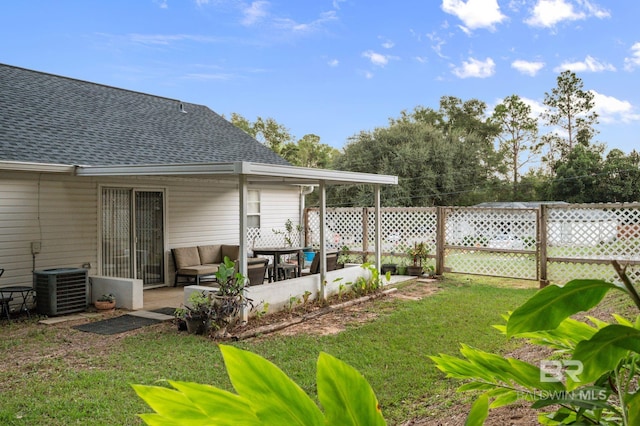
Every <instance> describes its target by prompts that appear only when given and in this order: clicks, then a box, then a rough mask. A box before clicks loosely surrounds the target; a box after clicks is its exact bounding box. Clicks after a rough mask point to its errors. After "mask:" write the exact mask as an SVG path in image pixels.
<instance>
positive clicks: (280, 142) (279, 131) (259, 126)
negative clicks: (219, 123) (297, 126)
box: [231, 112, 293, 155]
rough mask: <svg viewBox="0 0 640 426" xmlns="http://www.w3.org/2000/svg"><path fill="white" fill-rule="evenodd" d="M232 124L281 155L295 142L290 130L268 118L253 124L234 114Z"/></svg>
mask: <svg viewBox="0 0 640 426" xmlns="http://www.w3.org/2000/svg"><path fill="white" fill-rule="evenodd" d="M231 123H232V124H234V125H235V126H237V127H239V128H241V129H242V130H244V131H245V132H247V133H248V134H249V135H251V136H253V137H254V138H255V139H257V140H258V141H259V142H261V143H263V144H264V145H266V146H268V147H269V148H270V149H271V150H272V151H273V152H275V153H276V154H279V155H281V154H282V150H283V149H284V147H285V146H286V145H287V143H290V142H291V141H292V140H293V138H292V136H291V134H290V133H289V130H288V129H287V128H286V127H284V126H283V125H282V124H279V123H278V122H277V121H276V120H274V119H273V118H267V119H266V120H265V119H263V118H262V117H258V118H257V119H256V121H255V122H253V123H251V122H250V121H249V120H247V119H246V118H244V117H243V116H242V115H240V114H237V113H235V112H234V113H231Z"/></svg>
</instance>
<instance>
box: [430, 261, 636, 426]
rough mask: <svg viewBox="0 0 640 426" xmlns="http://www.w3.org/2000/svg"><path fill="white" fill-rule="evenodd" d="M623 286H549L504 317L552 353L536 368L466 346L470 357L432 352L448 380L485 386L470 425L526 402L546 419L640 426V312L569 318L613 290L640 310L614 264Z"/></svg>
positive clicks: (511, 332) (468, 387)
mask: <svg viewBox="0 0 640 426" xmlns="http://www.w3.org/2000/svg"><path fill="white" fill-rule="evenodd" d="M613 265H614V267H615V268H616V271H617V272H618V275H619V276H620V278H621V280H622V282H623V284H624V285H623V286H619V285H616V284H611V283H608V282H605V281H601V280H573V281H571V282H569V283H567V284H566V285H564V286H563V287H559V286H556V285H551V286H548V287H545V288H544V289H542V290H540V291H539V292H537V293H536V294H535V295H534V296H533V297H532V298H531V299H529V300H528V301H527V302H525V304H524V305H522V306H520V307H519V308H517V309H516V310H515V311H514V312H513V313H511V314H510V315H507V316H506V318H507V325H506V327H505V326H500V327H498V328H499V329H500V330H502V331H503V332H504V333H505V334H506V335H507V337H522V338H526V339H528V340H529V341H530V342H531V343H533V344H536V345H543V346H546V347H549V348H551V349H553V350H554V351H555V355H554V357H553V359H551V360H543V361H541V362H540V364H539V365H532V364H529V363H526V362H523V361H519V360H517V359H513V358H506V357H502V356H500V355H496V354H491V353H487V352H483V351H481V350H479V349H475V348H472V347H469V346H466V345H462V349H461V353H462V355H463V356H464V357H465V359H460V358H457V357H453V356H449V355H444V354H440V356H433V357H430V358H431V359H432V360H433V361H434V362H435V363H436V366H437V367H438V368H439V369H440V370H442V371H443V372H445V373H447V376H448V377H453V378H457V379H464V380H468V382H467V383H465V384H463V385H462V386H461V387H460V388H459V389H458V390H459V391H480V392H481V393H480V396H479V397H478V398H477V399H476V401H475V402H474V404H473V405H472V407H471V411H470V413H469V415H468V418H467V423H466V424H467V425H481V424H483V423H484V420H485V419H486V418H487V416H488V412H489V409H491V408H497V407H500V406H504V405H508V404H512V403H514V402H516V401H528V402H531V403H532V407H533V408H536V409H550V408H552V409H551V410H549V412H542V413H541V414H540V415H539V417H538V421H539V422H540V423H542V424H549V425H560V424H580V425H587V424H588V425H592V424H593V425H620V424H622V425H639V424H640V392H638V380H639V379H640V374H639V370H638V367H639V366H640V316H638V317H637V318H636V320H635V323H632V322H630V321H627V320H625V319H624V318H622V317H621V316H620V315H614V318H615V323H611V324H610V323H607V322H604V321H601V320H598V319H596V318H592V317H587V319H586V320H584V321H578V320H576V319H573V318H570V317H571V316H572V315H574V314H576V313H578V312H582V311H588V310H590V309H591V308H593V307H595V306H596V305H598V304H599V303H600V302H601V301H602V299H603V298H604V296H605V295H606V294H607V293H608V292H609V290H618V291H622V292H625V293H626V294H627V295H628V296H629V297H631V299H632V300H633V302H634V304H635V305H636V307H638V309H640V297H639V296H638V293H637V291H636V289H635V288H634V286H633V284H632V283H631V281H630V280H629V278H628V276H627V275H626V272H625V269H624V268H621V267H620V265H618V263H617V262H613Z"/></svg>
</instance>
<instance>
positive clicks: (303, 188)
mask: <svg viewBox="0 0 640 426" xmlns="http://www.w3.org/2000/svg"><path fill="white" fill-rule="evenodd" d="M313 190H314V187H313V186H311V185H309V186H301V187H300V202H299V203H298V205H299V206H300V212H299V218H298V223H299V224H300V225H303V226H304V223H305V222H304V209H305V207H306V205H305V196H307V195H309V194H311V193H312V192H313ZM300 243H301V245H302V246H303V247H307V246H309V244H308V243H307V232H306V229H305V232H304V241H300Z"/></svg>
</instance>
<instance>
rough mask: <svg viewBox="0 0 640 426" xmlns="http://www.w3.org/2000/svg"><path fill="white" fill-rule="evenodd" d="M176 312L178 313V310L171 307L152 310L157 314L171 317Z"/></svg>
mask: <svg viewBox="0 0 640 426" xmlns="http://www.w3.org/2000/svg"><path fill="white" fill-rule="evenodd" d="M175 311H176V308H171V307H167V308H158V309H152V310H151V312H156V313H158V314H164V315H171V316H173V314H174V313H175Z"/></svg>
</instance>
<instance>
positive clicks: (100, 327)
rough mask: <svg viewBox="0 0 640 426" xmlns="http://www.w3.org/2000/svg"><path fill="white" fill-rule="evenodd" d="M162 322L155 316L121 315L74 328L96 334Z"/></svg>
mask: <svg viewBox="0 0 640 426" xmlns="http://www.w3.org/2000/svg"><path fill="white" fill-rule="evenodd" d="M159 322H162V321H160V320H157V319H153V318H142V317H135V316H133V315H121V316H119V317H114V318H109V319H106V320H102V321H95V322H88V323H86V324H81V325H76V326H74V327H73V328H75V329H76V330H80V331H86V332H87V333H96V334H118V333H124V332H125V331H131V330H135V329H136V328H141V327H145V326H147V325H151V324H157V323H159Z"/></svg>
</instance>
